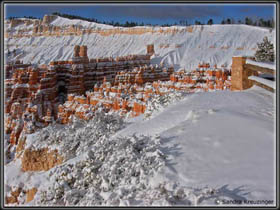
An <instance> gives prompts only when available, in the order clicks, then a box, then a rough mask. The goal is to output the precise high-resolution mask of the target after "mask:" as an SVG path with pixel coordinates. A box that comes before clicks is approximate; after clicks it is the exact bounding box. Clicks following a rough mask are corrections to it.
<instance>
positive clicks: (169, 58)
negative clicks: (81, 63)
mask: <svg viewBox="0 0 280 210" xmlns="http://www.w3.org/2000/svg"><path fill="white" fill-rule="evenodd" d="M34 21H36V20H31V22H28V23H27V22H26V23H18V24H14V25H12V24H11V22H6V24H5V32H8V33H7V38H6V39H5V41H6V48H5V54H6V55H7V60H8V61H11V60H15V59H21V60H23V62H25V63H29V62H31V63H38V62H40V63H41V64H43V63H49V62H50V61H52V60H67V59H70V58H71V57H72V56H73V48H74V46H75V45H87V46H88V56H89V58H96V57H108V56H113V57H116V56H121V55H128V54H144V53H146V45H148V44H154V46H155V52H156V55H155V56H154V57H153V59H152V63H160V62H163V63H165V64H169V65H170V64H173V65H174V66H175V68H176V69H178V68H186V69H192V68H195V67H196V66H197V65H198V63H200V62H203V61H205V62H209V63H210V64H217V65H218V66H220V65H222V64H226V65H230V64H231V58H232V56H236V55H248V56H252V55H254V53H255V50H256V47H257V42H261V41H262V39H263V37H264V36H267V37H268V39H269V40H271V41H272V42H273V43H274V45H275V30H274V29H267V28H261V27H256V26H248V25H226V24H225V25H194V26H187V27H186V26H172V27H152V26H151V27H148V26H137V27H132V28H123V27H114V26H110V25H104V24H99V23H94V22H88V21H84V20H78V19H72V20H70V19H67V18H63V17H59V16H55V17H54V18H53V19H52V20H51V21H50V22H48V23H46V25H47V26H48V27H61V28H62V29H64V28H67V27H71V26H73V25H74V26H75V27H79V28H80V30H81V31H82V30H93V31H98V33H96V32H94V33H90V34H87V33H84V34H81V35H79V36H77V35H63V34H61V35H60V36H45V35H44V36H43V35H42V36H41V35H40V36H38V35H36V36H33V35H32V34H33V33H34V32H33V30H34V27H36V26H35V22H34ZM37 21H39V20H37ZM41 22H42V23H39V24H41V26H40V27H42V28H44V27H46V26H45V25H44V19H43V21H41ZM36 24H38V23H36ZM116 31H117V32H116ZM131 31H132V32H131ZM133 31H145V33H139V34H137V33H134V32H133ZM106 33H107V34H106ZM18 34H27V35H28V36H29V37H17V38H16V37H15V36H17V35H18ZM14 49H16V52H17V53H16V54H15V56H14V55H12V54H11V53H9V55H10V56H8V51H9V52H12V51H13V50H14Z"/></svg>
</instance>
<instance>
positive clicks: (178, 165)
mask: <svg viewBox="0 0 280 210" xmlns="http://www.w3.org/2000/svg"><path fill="white" fill-rule="evenodd" d="M273 101H274V96H273V94H271V93H269V92H268V91H266V90H263V89H261V88H258V87H253V88H251V89H249V90H247V91H243V92H230V91H216V92H212V93H207V92H200V93H196V94H193V95H190V96H188V97H186V98H185V99H184V100H182V101H180V102H179V103H177V104H174V105H171V106H170V107H168V108H167V109H165V110H164V111H163V112H161V113H160V114H158V115H156V116H155V117H154V118H152V119H151V120H149V121H141V120H140V119H139V121H137V122H134V123H133V124H132V125H131V126H129V127H127V128H126V129H124V130H122V131H121V132H120V133H119V135H128V134H132V133H134V132H138V133H139V132H141V133H144V134H149V135H152V134H156V133H157V134H159V135H160V136H161V137H162V138H163V139H164V140H163V142H164V143H163V144H162V150H163V151H165V153H167V154H169V155H170V157H169V161H168V164H167V168H166V170H165V173H164V177H165V178H166V179H167V180H170V179H171V180H176V181H178V182H179V183H181V184H184V185H187V186H196V187H203V186H205V185H208V186H211V187H215V188H218V189H221V190H222V191H223V192H224V193H225V194H230V195H231V198H232V199H241V200H243V199H254V200H258V199H268V200H275V192H276V191H275V188H274V187H275V179H276V177H275V176H274V174H275V161H274V160H275V157H276V156H275V155H276V154H275V144H276V142H275V138H276V137H275V135H274V134H275V127H274V125H275V121H274V119H275V118H274V115H275V106H274V103H273ZM243 193H244V194H243ZM247 193H248V194H247Z"/></svg>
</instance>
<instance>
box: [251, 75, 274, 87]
mask: <svg viewBox="0 0 280 210" xmlns="http://www.w3.org/2000/svg"><path fill="white" fill-rule="evenodd" d="M248 79H250V80H254V81H257V82H259V83H262V84H264V85H266V86H268V87H271V88H273V89H275V88H276V83H275V81H271V80H268V79H264V78H261V77H257V76H250V77H248Z"/></svg>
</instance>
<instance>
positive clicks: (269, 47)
mask: <svg viewBox="0 0 280 210" xmlns="http://www.w3.org/2000/svg"><path fill="white" fill-rule="evenodd" d="M257 45H258V49H257V51H256V53H255V59H256V61H272V62H273V61H274V46H273V44H272V43H271V42H270V41H268V38H267V37H266V36H265V37H264V38H263V42H262V43H257Z"/></svg>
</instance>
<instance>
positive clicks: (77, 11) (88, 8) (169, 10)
mask: <svg viewBox="0 0 280 210" xmlns="http://www.w3.org/2000/svg"><path fill="white" fill-rule="evenodd" d="M275 7H276V6H275V4H153V5H152V4H115V5H114V4H37V5H36V4H5V17H6V18H7V17H11V16H13V17H14V16H16V17H23V16H34V17H39V18H42V17H43V16H44V15H45V14H51V13H53V12H60V13H67V14H72V15H79V16H82V17H87V18H95V19H98V20H100V21H114V22H120V23H124V22H125V21H135V22H139V23H141V22H144V23H151V24H164V23H169V24H172V23H174V22H177V23H179V21H180V20H188V23H194V21H195V20H198V21H201V22H204V23H207V21H208V20H209V19H210V18H212V19H213V20H214V23H220V22H221V21H222V20H223V19H226V18H234V19H235V20H236V21H237V20H238V19H240V20H244V18H245V17H250V18H252V19H258V18H263V19H271V18H274V16H275V15H274V14H275V9H276V8H275Z"/></svg>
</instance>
